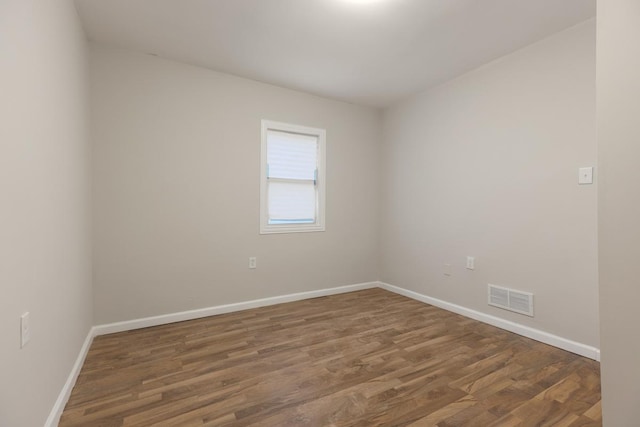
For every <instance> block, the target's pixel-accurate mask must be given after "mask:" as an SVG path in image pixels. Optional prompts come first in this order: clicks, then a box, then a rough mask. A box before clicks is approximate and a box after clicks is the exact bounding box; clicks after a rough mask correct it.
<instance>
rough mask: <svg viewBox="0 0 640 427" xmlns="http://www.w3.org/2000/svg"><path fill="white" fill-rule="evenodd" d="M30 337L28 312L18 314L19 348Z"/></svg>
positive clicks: (25, 343)
mask: <svg viewBox="0 0 640 427" xmlns="http://www.w3.org/2000/svg"><path fill="white" fill-rule="evenodd" d="M30 339H31V328H30V327H29V312H28V311H27V312H26V313H23V314H22V316H20V348H22V347H24V346H25V345H27V343H28V342H29V340H30Z"/></svg>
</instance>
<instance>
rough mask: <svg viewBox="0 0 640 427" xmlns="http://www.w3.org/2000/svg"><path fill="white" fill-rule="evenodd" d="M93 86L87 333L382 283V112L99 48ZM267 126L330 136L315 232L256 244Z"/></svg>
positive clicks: (94, 53)
mask: <svg viewBox="0 0 640 427" xmlns="http://www.w3.org/2000/svg"><path fill="white" fill-rule="evenodd" d="M91 75H92V78H91V91H92V138H93V141H94V156H93V161H94V163H93V165H94V201H95V203H94V209H95V210H94V212H95V217H94V224H95V226H94V237H95V239H94V250H95V256H94V285H95V287H94V292H95V300H94V301H95V309H96V323H98V324H102V323H106V322H114V321H121V320H128V319H134V318H140V317H145V316H152V315H160V314H165V313H173V312H177V311H183V310H189V309H195V308H201V307H208V306H215V305H219V304H226V303H232V302H239V301H247V300H252V299H257V298H263V297H269V296H277V295H283V294H289V293H294V292H302V291H310V290H316V289H323V288H328V287H334V286H340V285H349V284H354V283H360V282H365V281H371V280H376V279H377V278H378V271H377V256H376V255H377V252H376V248H377V230H378V221H377V209H376V207H377V204H376V203H377V198H378V184H377V183H378V181H377V180H378V178H377V177H378V170H377V166H378V152H379V138H380V115H379V112H378V111H376V110H373V109H369V108H364V107H358V106H354V105H350V104H345V103H341V102H336V101H331V100H327V99H323V98H319V97H315V96H311V95H306V94H303V93H300V92H295V91H291V90H287V89H282V88H278V87H275V86H270V85H266V84H262V83H258V82H255V81H250V80H246V79H241V78H237V77H232V76H229V75H225V74H221V73H216V72H213V71H209V70H206V69H202V68H198V67H193V66H188V65H184V64H180V63H177V62H172V61H167V60H164V59H161V58H157V57H153V56H150V55H144V54H135V53H126V52H123V51H117V50H109V49H104V48H100V47H95V48H93V49H92V59H91ZM263 118H264V119H270V120H276V121H281V122H288V123H294V124H301V125H305V126H311V127H320V128H325V129H326V130H327V210H326V231H325V232H321V233H294V234H279V235H259V198H260V196H259V186H260V185H259V183H260V180H259V170H260V120H261V119H263ZM250 256H256V257H257V264H258V268H257V269H256V270H249V269H248V257H250Z"/></svg>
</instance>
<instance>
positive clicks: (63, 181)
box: [0, 0, 93, 427]
mask: <svg viewBox="0 0 640 427" xmlns="http://www.w3.org/2000/svg"><path fill="white" fill-rule="evenodd" d="M86 59H87V56H86V43H85V39H84V34H83V33H82V29H81V27H80V25H79V21H78V19H77V16H76V12H75V9H74V7H73V4H72V2H70V1H66V0H57V1H44V0H4V1H2V2H0V94H1V95H0V117H2V125H0V195H1V196H0V218H1V221H0V340H1V342H2V344H1V345H0V361H1V363H0V425H1V426H7V427H9V426H10V427H22V426H24V427H34V426H42V425H43V424H44V422H45V420H46V419H47V416H48V415H49V412H50V411H51V409H52V407H53V405H54V402H55V400H56V398H57V397H58V394H59V393H60V390H61V389H62V386H63V384H64V383H65V381H66V379H67V376H68V375H69V372H70V371H71V367H72V366H73V364H74V362H75V360H76V358H77V356H78V352H79V350H80V347H81V345H82V343H83V341H84V339H85V337H86V336H87V332H88V330H89V327H90V326H91V324H92V320H93V319H92V297H91V270H90V263H91V253H90V248H91V245H90V218H89V217H90V215H89V208H90V201H89V190H90V186H89V173H88V166H89V163H90V162H89V161H90V154H89V148H90V147H89V145H88V138H87V130H88V129H87V128H88V126H87V125H86V122H87V120H85V115H86V108H87V102H85V100H86V97H87V91H86V90H85V88H86V86H87V81H86V79H85V74H86V72H87V71H88V70H87V65H88V64H87V63H86V62H87V61H86ZM25 311H29V312H30V313H31V342H29V343H28V344H27V346H26V347H25V348H23V349H20V321H19V319H20V315H21V314H22V313H23V312H25Z"/></svg>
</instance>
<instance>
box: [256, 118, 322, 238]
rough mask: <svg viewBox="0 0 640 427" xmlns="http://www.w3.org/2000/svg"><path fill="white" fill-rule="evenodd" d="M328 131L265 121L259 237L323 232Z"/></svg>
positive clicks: (263, 124) (263, 126) (263, 128)
mask: <svg viewBox="0 0 640 427" xmlns="http://www.w3.org/2000/svg"><path fill="white" fill-rule="evenodd" d="M324 152H325V131H324V130H323V129H313V128H308V127H304V126H296V125H289V124H286V123H277V122H272V121H269V120H263V121H262V155H261V161H262V165H261V173H260V233H261V234H269V233H293V232H302V231H324V188H325V186H324V182H325V179H324V159H325V155H324Z"/></svg>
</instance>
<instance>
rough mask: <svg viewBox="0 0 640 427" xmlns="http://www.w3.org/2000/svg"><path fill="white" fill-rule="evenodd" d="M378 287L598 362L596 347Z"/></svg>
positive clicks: (390, 287)
mask: <svg viewBox="0 0 640 427" xmlns="http://www.w3.org/2000/svg"><path fill="white" fill-rule="evenodd" d="M378 286H379V287H380V288H382V289H386V290H387V291H390V292H394V293H396V294H399V295H403V296H405V297H408V298H411V299H415V300H417V301H421V302H424V303H426V304H430V305H433V306H436V307H439V308H442V309H444V310H447V311H451V312H453V313H457V314H460V315H462V316H465V317H469V318H471V319H474V320H478V321H480V322H483V323H488V324H489V325H492V326H496V327H498V328H500V329H505V330H507V331H509V332H514V333H516V334H518V335H522V336H525V337H527V338H531V339H533V340H536V341H540V342H543V343H545V344H549V345H552V346H554V347H558V348H561V349H563V350H567V351H570V352H572V353H575V354H579V355H580V356H584V357H588V358H590V359H594V360H597V361H600V349H598V348H596V347H592V346H590V345H586V344H582V343H579V342H576V341H572V340H570V339H567V338H563V337H559V336H557V335H553V334H550V333H548V332H544V331H541V330H539V329H535V328H531V327H529V326H524V325H521V324H519V323H515V322H512V321H510V320H505V319H501V318H499V317H496V316H492V315H490V314H486V313H481V312H479V311H476V310H472V309H470V308H466V307H463V306H460V305H457V304H452V303H450V302H446V301H443V300H440V299H437V298H432V297H429V296H426V295H423V294H420V293H418V292H414V291H410V290H408V289H404V288H400V287H398V286H393V285H390V284H388V283H383V282H378Z"/></svg>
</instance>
